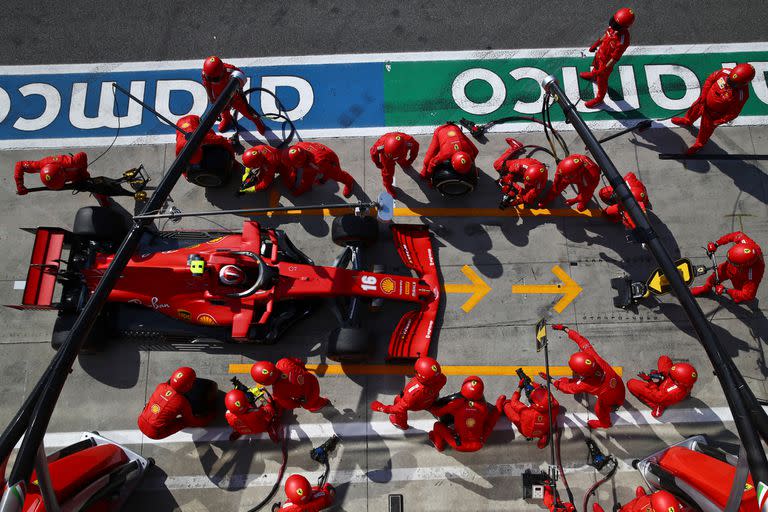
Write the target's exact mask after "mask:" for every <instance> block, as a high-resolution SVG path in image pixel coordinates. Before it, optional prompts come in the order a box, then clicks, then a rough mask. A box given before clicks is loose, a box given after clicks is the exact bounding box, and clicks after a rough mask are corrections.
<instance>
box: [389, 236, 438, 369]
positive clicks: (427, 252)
mask: <svg viewBox="0 0 768 512" xmlns="http://www.w3.org/2000/svg"><path fill="white" fill-rule="evenodd" d="M390 229H391V230H392V239H393V240H394V242H395V247H396V248H397V253H398V254H399V255H400V259H401V260H403V263H405V265H406V266H407V267H408V268H409V269H411V270H413V271H414V272H416V274H417V275H418V276H419V278H420V279H421V280H422V281H423V282H424V284H425V285H426V286H428V287H429V288H430V290H432V294H431V296H430V297H429V298H427V299H425V300H424V302H422V303H421V307H420V308H419V309H417V310H414V311H409V312H408V313H406V314H405V315H403V317H402V318H401V319H400V322H398V324H397V327H396V328H395V330H394V332H393V333H392V337H391V338H390V340H389V351H388V353H387V360H388V361H392V360H400V359H416V358H418V357H421V356H426V355H427V354H428V352H429V344H430V342H431V341H432V336H433V335H434V333H435V332H436V328H435V322H436V320H437V313H438V310H439V308H440V276H439V275H438V271H437V265H436V264H435V254H434V249H433V247H432V238H431V235H430V232H429V229H428V228H427V227H426V226H412V225H405V224H394V225H392V226H391V227H390Z"/></svg>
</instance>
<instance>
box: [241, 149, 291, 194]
mask: <svg viewBox="0 0 768 512" xmlns="http://www.w3.org/2000/svg"><path fill="white" fill-rule="evenodd" d="M243 165H244V166H245V167H246V170H247V171H249V175H248V177H247V178H246V181H245V182H243V187H245V186H247V185H248V183H252V185H249V186H253V190H254V191H255V192H258V191H260V190H266V189H267V188H268V187H269V186H270V185H271V184H272V182H273V181H275V175H279V176H280V181H281V182H282V183H283V186H285V188H287V189H288V190H290V191H291V192H293V191H294V182H295V179H292V178H295V176H293V175H292V174H291V171H290V170H289V168H288V166H287V165H285V163H284V162H283V158H282V155H281V153H280V150H279V149H277V148H273V147H272V146H267V145H264V144H261V145H258V146H253V147H252V148H248V149H247V150H246V151H245V153H243Z"/></svg>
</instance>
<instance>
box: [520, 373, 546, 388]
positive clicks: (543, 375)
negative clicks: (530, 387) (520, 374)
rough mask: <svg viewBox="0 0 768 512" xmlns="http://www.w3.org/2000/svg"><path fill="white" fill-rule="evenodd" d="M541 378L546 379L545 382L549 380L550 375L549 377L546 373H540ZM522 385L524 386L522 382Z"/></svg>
mask: <svg viewBox="0 0 768 512" xmlns="http://www.w3.org/2000/svg"><path fill="white" fill-rule="evenodd" d="M539 377H541V378H542V379H544V380H547V379H549V375H547V374H546V373H544V372H539ZM522 384H523V383H522V382H521V383H520V385H521V386H522Z"/></svg>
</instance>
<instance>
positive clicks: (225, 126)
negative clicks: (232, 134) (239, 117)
mask: <svg viewBox="0 0 768 512" xmlns="http://www.w3.org/2000/svg"><path fill="white" fill-rule="evenodd" d="M231 124H232V115H231V114H230V113H229V112H226V113H224V112H222V114H221V121H220V122H219V132H220V133H223V132H225V131H227V130H229V127H230V125H231Z"/></svg>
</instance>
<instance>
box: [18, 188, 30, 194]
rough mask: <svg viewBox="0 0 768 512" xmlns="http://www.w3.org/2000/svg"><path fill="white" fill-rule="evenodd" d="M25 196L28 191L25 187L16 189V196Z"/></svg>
mask: <svg viewBox="0 0 768 512" xmlns="http://www.w3.org/2000/svg"><path fill="white" fill-rule="evenodd" d="M27 194H29V189H28V188H27V187H21V188H18V189H16V195H19V196H25V195H27Z"/></svg>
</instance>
